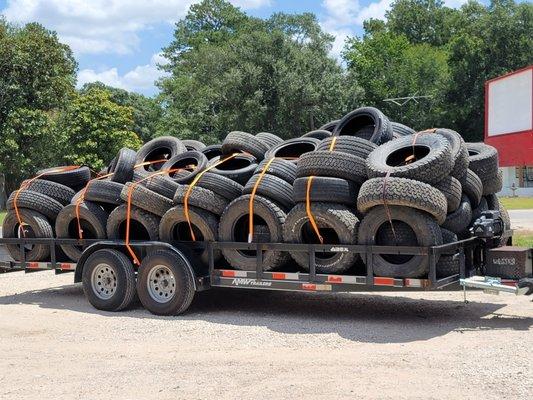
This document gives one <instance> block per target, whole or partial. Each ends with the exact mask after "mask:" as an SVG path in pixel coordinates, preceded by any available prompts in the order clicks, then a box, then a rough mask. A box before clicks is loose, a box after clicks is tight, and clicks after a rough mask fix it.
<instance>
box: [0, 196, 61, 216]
mask: <svg viewBox="0 0 533 400" xmlns="http://www.w3.org/2000/svg"><path fill="white" fill-rule="evenodd" d="M17 192H18V190H15V191H14V192H12V193H11V195H10V196H9V198H8V199H7V203H6V208H7V209H8V210H13V209H14V208H15V196H16V195H17ZM17 208H19V209H20V208H27V209H28V210H33V211H37V212H39V213H41V214H43V215H44V216H45V217H46V218H48V219H49V220H50V222H53V221H55V219H56V217H57V214H59V212H60V211H61V209H62V208H63V205H62V204H61V203H60V202H59V201H57V200H54V199H52V198H51V197H49V196H47V195H45V194H42V193H38V192H34V191H31V190H22V191H21V192H20V194H19V195H18V198H17Z"/></svg>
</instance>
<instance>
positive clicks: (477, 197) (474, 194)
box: [463, 169, 483, 208]
mask: <svg viewBox="0 0 533 400" xmlns="http://www.w3.org/2000/svg"><path fill="white" fill-rule="evenodd" d="M463 192H464V194H466V196H467V197H468V200H470V204H471V205H472V208H475V207H477V206H478V205H479V202H480V201H481V196H482V194H483V183H482V182H481V179H479V177H478V176H477V175H476V173H475V172H474V171H472V170H471V169H469V170H467V171H466V178H465V181H464V183H463Z"/></svg>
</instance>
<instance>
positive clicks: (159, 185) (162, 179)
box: [134, 173, 181, 199]
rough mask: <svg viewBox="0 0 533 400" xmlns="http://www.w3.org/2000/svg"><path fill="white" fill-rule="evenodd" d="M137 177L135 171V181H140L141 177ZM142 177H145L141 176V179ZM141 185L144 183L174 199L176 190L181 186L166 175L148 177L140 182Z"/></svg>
mask: <svg viewBox="0 0 533 400" xmlns="http://www.w3.org/2000/svg"><path fill="white" fill-rule="evenodd" d="M136 178H137V173H135V178H134V182H139V179H136ZM142 178H145V177H141V179H142ZM139 185H142V186H144V187H146V188H147V189H150V190H151V191H153V192H156V193H159V194H160V195H162V196H165V197H166V198H168V199H173V198H174V194H175V193H176V190H177V189H178V187H179V186H181V185H180V184H179V183H177V182H175V181H173V180H172V179H170V178H169V177H168V176H165V175H153V176H151V177H149V178H148V179H144V180H143V181H141V182H139Z"/></svg>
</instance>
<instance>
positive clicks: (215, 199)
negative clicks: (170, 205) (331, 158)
mask: <svg viewBox="0 0 533 400" xmlns="http://www.w3.org/2000/svg"><path fill="white" fill-rule="evenodd" d="M188 189H189V186H188V185H183V186H180V187H178V189H177V190H176V193H175V194H174V199H173V202H174V205H178V204H183V201H184V200H185V194H186V193H187V190H188ZM228 203H229V201H228V200H227V199H225V198H224V197H222V196H220V195H218V194H216V193H214V192H212V191H211V190H208V189H204V188H202V187H198V186H195V187H193V188H192V190H191V194H190V195H189V201H188V204H189V205H190V206H194V207H198V208H201V209H202V210H206V211H209V212H211V213H213V214H215V215H220V214H222V212H224V209H225V208H226V206H227V205H228Z"/></svg>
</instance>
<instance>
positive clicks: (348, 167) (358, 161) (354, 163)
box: [296, 151, 366, 184]
mask: <svg viewBox="0 0 533 400" xmlns="http://www.w3.org/2000/svg"><path fill="white" fill-rule="evenodd" d="M296 176H297V177H298V178H301V177H304V176H330V177H332V178H342V179H347V180H349V181H352V182H355V183H358V184H360V183H362V182H364V181H365V180H366V163H365V160H364V159H362V158H361V157H357V156H354V155H351V154H348V153H341V152H339V151H313V152H311V153H307V154H304V155H303V156H302V157H301V158H300V160H299V161H298V165H297V168H296Z"/></svg>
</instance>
